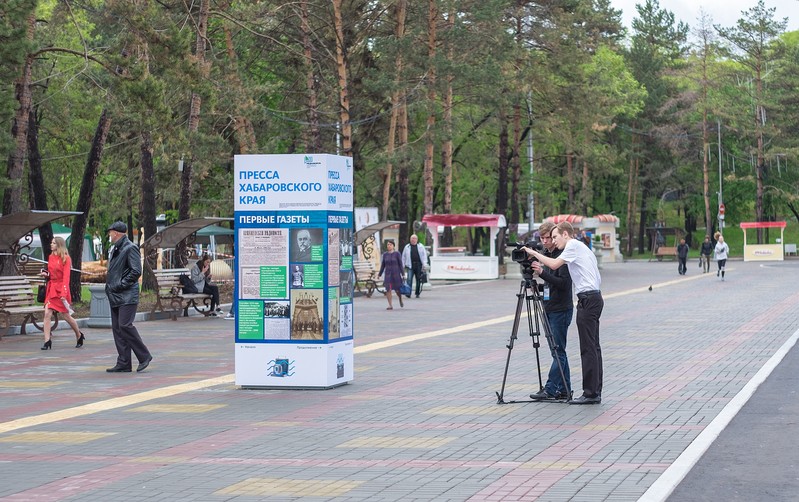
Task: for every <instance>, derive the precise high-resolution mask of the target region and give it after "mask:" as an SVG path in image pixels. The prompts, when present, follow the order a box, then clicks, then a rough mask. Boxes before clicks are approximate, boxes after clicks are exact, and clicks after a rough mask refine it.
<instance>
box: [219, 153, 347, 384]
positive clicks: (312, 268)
mask: <svg viewBox="0 0 799 502" xmlns="http://www.w3.org/2000/svg"><path fill="white" fill-rule="evenodd" d="M234 168H235V185H236V186H235V190H234V197H235V204H234V209H235V218H236V232H237V236H236V237H237V239H236V252H235V269H236V291H235V295H236V305H237V311H238V312H237V315H236V345H235V367H236V371H235V374H236V384H237V385H241V386H243V387H283V388H286V387H288V388H328V387H334V386H337V385H341V384H344V383H347V382H349V381H351V380H352V379H353V324H352V319H353V316H352V296H353V286H354V280H353V279H354V278H353V271H352V250H353V198H352V188H353V166H352V159H351V158H349V157H341V156H335V155H324V154H323V155H237V156H236V157H235V161H234Z"/></svg>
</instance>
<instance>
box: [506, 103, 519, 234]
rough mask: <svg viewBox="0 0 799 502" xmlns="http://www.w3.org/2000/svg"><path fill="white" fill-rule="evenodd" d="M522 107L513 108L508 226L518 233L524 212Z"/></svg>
mask: <svg viewBox="0 0 799 502" xmlns="http://www.w3.org/2000/svg"><path fill="white" fill-rule="evenodd" d="M521 149H522V107H521V105H519V104H518V103H516V104H515V105H514V106H513V145H512V150H511V161H510V164H511V190H510V220H508V224H509V225H510V226H512V227H513V228H514V231H517V230H518V228H519V222H520V221H521V215H522V211H520V208H521V200H519V194H521V180H522V156H521Z"/></svg>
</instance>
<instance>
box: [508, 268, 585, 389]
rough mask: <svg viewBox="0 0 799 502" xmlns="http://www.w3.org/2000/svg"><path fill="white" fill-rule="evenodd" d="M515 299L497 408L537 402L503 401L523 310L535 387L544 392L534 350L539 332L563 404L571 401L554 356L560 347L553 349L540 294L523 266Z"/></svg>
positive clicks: (537, 344) (539, 360) (563, 377)
mask: <svg viewBox="0 0 799 502" xmlns="http://www.w3.org/2000/svg"><path fill="white" fill-rule="evenodd" d="M516 298H517V299H518V300H517V302H516V315H515V317H514V318H513V328H512V330H511V334H510V341H509V342H508V344H507V345H506V347H507V348H508V359H507V361H506V362H505V373H504V375H503V376H502V388H501V389H500V391H499V392H497V393H496V394H497V404H513V403H537V402H540V401H536V400H532V399H528V400H524V401H505V399H504V395H505V384H506V383H507V380H508V369H509V368H510V356H511V353H512V352H513V347H514V345H515V343H516V339H517V338H518V336H517V334H518V332H519V324H520V322H521V315H522V307H523V306H526V307H527V326H528V330H529V332H530V338H532V339H533V348H535V363H536V367H537V369H538V386H539V387H540V390H543V389H544V383H543V381H542V380H541V359H540V357H539V354H538V348H539V347H540V346H541V341H540V340H541V338H540V337H541V332H542V331H543V333H544V338H546V340H547V343H548V344H549V350H550V352H551V353H552V358H553V359H554V360H555V361H556V364H557V366H558V371H560V377H561V378H562V379H563V382H564V385H565V386H566V394H567V396H568V397H567V398H566V400H565V401H563V402H568V401H571V398H572V390H571V386H570V384H569V382H568V381H567V380H566V375H565V373H564V372H563V365H562V364H561V362H560V357H558V354H557V349H559V348H560V347H558V346H557V344H556V343H555V339H554V338H553V337H552V331H551V330H550V327H549V319H548V318H547V316H546V313H545V312H544V304H543V298H542V297H541V293H540V292H539V291H538V284H537V283H536V282H535V280H534V279H533V271H532V269H531V268H530V265H529V264H528V263H527V262H523V263H522V281H521V284H520V286H519V292H518V293H517V294H516ZM542 328H543V330H542Z"/></svg>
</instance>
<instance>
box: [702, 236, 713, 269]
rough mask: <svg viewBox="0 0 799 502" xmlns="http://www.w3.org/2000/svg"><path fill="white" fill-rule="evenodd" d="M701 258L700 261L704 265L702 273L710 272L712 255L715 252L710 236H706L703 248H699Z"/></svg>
mask: <svg viewBox="0 0 799 502" xmlns="http://www.w3.org/2000/svg"><path fill="white" fill-rule="evenodd" d="M699 253H700V256H701V258H700V259H699V261H700V262H701V265H702V273H703V274H706V273H708V272H710V255H712V254H713V243H712V242H710V236H709V235H706V236H705V241H704V242H703V243H702V249H700V250H699Z"/></svg>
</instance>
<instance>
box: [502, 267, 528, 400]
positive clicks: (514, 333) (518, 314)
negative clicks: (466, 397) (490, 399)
mask: <svg viewBox="0 0 799 502" xmlns="http://www.w3.org/2000/svg"><path fill="white" fill-rule="evenodd" d="M516 297H517V298H518V300H517V301H516V315H515V316H514V318H513V328H512V329H511V333H510V341H509V342H508V345H507V348H508V358H507V360H506V361H505V373H504V374H503V375H502V387H501V388H500V391H499V392H497V393H496V394H497V404H505V400H504V398H503V396H504V395H505V384H506V383H507V381H508V368H510V355H511V352H513V345H514V344H515V342H516V338H517V333H518V332H519V319H520V318H521V315H522V304H523V302H524V281H522V286H521V288H520V289H519V294H517V295H516Z"/></svg>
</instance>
